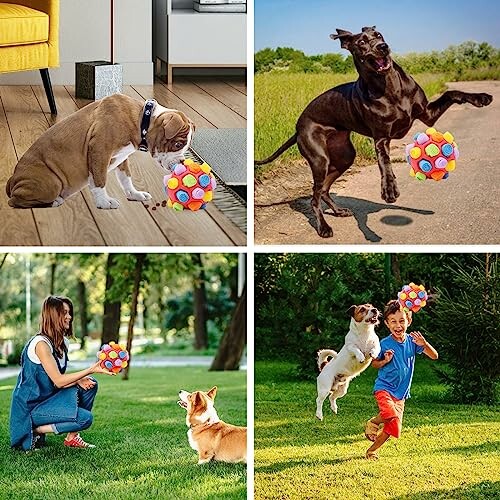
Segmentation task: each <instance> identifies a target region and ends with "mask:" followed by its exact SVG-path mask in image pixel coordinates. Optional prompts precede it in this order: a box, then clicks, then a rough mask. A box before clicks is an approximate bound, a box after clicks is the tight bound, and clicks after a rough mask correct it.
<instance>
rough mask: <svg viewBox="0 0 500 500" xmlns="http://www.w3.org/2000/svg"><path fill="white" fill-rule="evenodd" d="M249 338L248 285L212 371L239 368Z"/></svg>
mask: <svg viewBox="0 0 500 500" xmlns="http://www.w3.org/2000/svg"><path fill="white" fill-rule="evenodd" d="M246 338H247V287H246V285H245V287H244V288H243V292H242V294H241V297H240V298H239V300H238V302H237V303H236V307H235V308H234V314H233V317H232V318H231V322H230V323H229V326H228V327H227V329H226V331H225V332H224V335H223V337H222V339H221V342H220V345H219V349H218V350H217V354H216V355H215V358H214V360H213V361H212V366H211V367H210V371H222V370H238V368H239V366H240V361H241V356H242V355H243V350H244V349H245V344H246Z"/></svg>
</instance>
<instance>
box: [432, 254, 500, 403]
mask: <svg viewBox="0 0 500 500" xmlns="http://www.w3.org/2000/svg"><path fill="white" fill-rule="evenodd" d="M481 257H482V258H483V259H484V260H481V258H480V257H477V256H475V257H474V261H475V262H474V263H473V264H472V265H469V266H467V267H465V266H461V265H459V264H457V263H455V265H454V266H453V267H451V266H449V267H448V270H449V272H450V276H451V278H452V280H453V282H454V286H453V287H449V288H447V289H443V290H439V294H440V297H439V300H438V301H437V304H436V307H435V314H436V320H437V325H438V329H437V331H436V332H435V333H434V335H433V338H437V339H438V342H439V344H440V350H439V354H440V359H441V360H442V361H443V362H444V363H445V368H444V369H440V370H438V373H439V375H440V377H441V379H442V380H443V381H444V382H445V383H446V384H447V385H448V387H449V391H450V396H451V397H452V399H453V400H454V401H456V402H463V403H487V404H494V403H496V402H498V390H497V385H498V380H499V376H500V348H499V338H500V280H499V277H498V262H497V257H496V256H491V255H489V254H487V255H485V256H481Z"/></svg>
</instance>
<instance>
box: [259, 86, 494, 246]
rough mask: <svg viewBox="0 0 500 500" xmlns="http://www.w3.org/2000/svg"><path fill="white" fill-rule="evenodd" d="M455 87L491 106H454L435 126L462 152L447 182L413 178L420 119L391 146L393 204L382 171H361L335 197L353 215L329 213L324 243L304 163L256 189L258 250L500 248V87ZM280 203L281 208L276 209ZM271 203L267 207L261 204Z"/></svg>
mask: <svg viewBox="0 0 500 500" xmlns="http://www.w3.org/2000/svg"><path fill="white" fill-rule="evenodd" d="M449 88H450V89H457V90H463V91H467V92H488V93H489V94H492V95H493V102H492V104H490V106H488V107H486V108H474V107H473V106H472V105H470V104H465V105H461V106H458V105H453V106H452V107H451V108H450V109H449V110H448V111H447V112H446V113H445V114H444V115H443V116H442V117H441V118H440V119H439V120H438V122H437V123H436V125H435V127H436V128H437V129H438V130H439V131H441V132H445V131H446V130H449V131H450V132H451V133H452V134H453V135H454V136H455V139H456V141H457V143H458V146H459V149H460V158H459V160H458V161H457V169H456V170H455V171H454V172H452V174H451V175H450V177H449V178H448V179H446V180H444V181H440V182H434V181H425V182H419V181H416V180H415V179H413V178H411V177H410V175H409V169H410V167H409V165H408V164H407V163H406V162H404V163H403V157H404V146H405V144H407V143H408V142H411V138H412V137H413V135H414V134H415V133H416V132H419V131H425V129H426V126H425V125H423V124H422V123H421V122H420V121H417V122H416V123H415V124H414V126H413V128H412V130H411V131H410V132H409V133H408V134H407V136H406V137H405V139H403V140H399V141H393V142H392V143H391V157H392V158H393V161H399V162H398V163H393V167H394V173H395V174H396V176H397V179H398V184H399V188H400V191H401V196H400V197H399V199H398V201H397V202H396V203H395V204H387V203H385V202H384V201H383V200H382V198H381V197H380V174H379V171H378V167H377V165H370V166H367V167H357V168H356V170H355V171H354V173H352V174H351V175H347V176H345V177H344V178H343V179H342V178H341V179H340V180H339V181H338V182H337V183H335V184H334V185H333V192H332V193H331V194H332V196H333V197H334V199H335V200H336V202H337V203H338V204H339V205H340V206H344V207H349V208H351V209H352V210H353V212H354V214H355V216H354V217H347V218H335V217H333V216H332V215H331V211H329V210H327V211H326V220H327V222H328V223H329V224H330V225H331V226H332V227H333V238H328V239H323V238H320V237H319V236H318V235H317V233H316V230H315V219H314V216H313V213H312V210H311V208H310V200H311V193H312V179H311V173H310V169H309V167H308V166H307V164H305V162H303V161H298V162H295V163H294V164H292V165H289V166H286V168H284V167H283V166H282V167H281V168H279V169H275V170H274V171H273V177H272V178H270V179H266V180H264V181H263V184H262V185H258V186H256V190H255V203H256V207H255V242H256V243H257V244H268V245H269V244H274V245H277V244H358V243H359V244H369V243H382V244H498V243H500V165H499V160H500V119H499V117H500V82H497V81H494V82H493V81H485V82H458V83H450V84H449ZM277 202H278V203H277ZM260 205H268V206H260Z"/></svg>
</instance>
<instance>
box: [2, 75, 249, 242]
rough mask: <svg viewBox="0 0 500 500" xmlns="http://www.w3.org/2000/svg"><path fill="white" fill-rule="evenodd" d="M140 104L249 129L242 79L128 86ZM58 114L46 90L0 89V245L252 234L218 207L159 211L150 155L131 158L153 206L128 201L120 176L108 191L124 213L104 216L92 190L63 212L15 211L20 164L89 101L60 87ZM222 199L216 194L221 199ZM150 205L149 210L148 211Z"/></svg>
mask: <svg viewBox="0 0 500 500" xmlns="http://www.w3.org/2000/svg"><path fill="white" fill-rule="evenodd" d="M123 92H124V93H125V94H127V95H130V96H131V97H135V98H139V99H140V98H142V99H147V98H155V99H156V100H157V101H158V102H159V103H160V104H162V105H163V106H166V107H169V108H175V109H179V110H181V111H183V112H185V113H186V114H187V115H188V116H189V117H190V118H191V119H192V120H193V121H194V122H195V124H196V127H197V128H202V127H210V128H245V127H246V85H245V82H244V79H243V78H239V79H234V80H233V79H231V78H230V77H228V78H225V79H224V80H220V79H219V80H214V79H213V78H189V79H181V78H176V79H175V83H174V84H173V85H172V86H169V87H168V88H167V86H166V85H165V84H163V83H162V82H160V81H157V82H156V83H155V85H154V86H132V87H126V88H125V89H124V90H123ZM54 94H55V98H56V102H57V108H58V115H57V117H56V118H53V117H52V116H51V115H50V111H49V108H48V104H47V99H46V97H45V93H44V90H43V87H42V86H39V87H38V86H0V246H17V245H30V246H38V245H43V246H94V245H106V246H137V245H140V246H171V245H176V246H181V245H182V246H206V245H208V246H226V245H227V246H232V245H245V244H246V235H245V234H244V233H243V232H242V231H241V230H240V229H239V228H238V227H237V226H236V225H235V224H233V222H231V221H230V220H229V219H228V218H227V217H226V216H225V215H224V214H223V213H222V212H220V211H219V210H218V209H217V208H216V207H215V206H214V205H213V204H209V205H208V207H207V209H206V210H204V211H200V212H188V211H185V212H181V213H179V212H175V211H174V210H171V209H168V208H166V207H165V208H164V207H161V206H160V207H158V209H157V210H155V211H153V210H152V206H154V205H155V204H156V203H158V202H161V201H163V200H164V199H165V194H164V192H163V185H162V179H163V175H164V173H163V171H162V170H161V169H160V168H159V167H157V166H156V165H155V164H154V163H153V160H152V159H151V157H150V156H149V154H148V153H141V152H137V153H134V154H133V155H132V156H131V157H130V163H131V169H132V178H133V180H134V184H135V186H136V187H137V189H140V190H144V191H149V192H150V193H151V195H152V197H153V200H152V201H151V202H148V203H144V204H143V203H139V202H131V201H128V200H127V199H126V198H125V196H124V194H123V191H122V190H121V188H120V187H119V185H118V182H117V181H116V178H115V176H114V175H110V176H109V180H108V185H107V188H108V192H109V193H110V195H111V196H113V197H115V198H117V199H118V200H119V201H120V208H118V209H117V210H98V209H96V208H95V204H94V201H93V198H92V195H91V194H90V192H89V190H88V188H85V189H84V190H83V191H82V192H81V193H79V194H77V195H75V196H73V197H71V198H70V199H68V200H67V201H66V202H65V203H64V204H63V205H62V206H60V207H57V208H36V209H25V210H23V209H13V208H11V207H9V206H8V204H7V200H8V198H7V195H6V193H5V184H6V182H7V179H8V178H9V177H10V175H11V174H12V172H13V170H14V166H15V165H16V163H17V161H18V159H19V158H20V157H21V156H22V155H23V154H24V152H25V151H26V150H27V149H28V148H29V147H30V146H31V144H32V143H33V142H34V141H35V140H36V139H37V138H38V137H39V136H40V135H41V134H42V133H43V132H44V131H45V130H47V129H48V128H49V127H50V126H51V125H53V124H54V123H56V122H58V121H60V120H62V119H63V118H65V117H66V116H68V115H69V114H71V113H73V112H74V111H77V110H78V109H79V108H82V107H83V106H85V105H87V104H88V103H89V102H90V101H86V100H82V99H76V98H75V92H74V87H70V86H68V87H64V86H56V87H54ZM215 196H217V191H216V192H215ZM145 205H149V207H148V208H146V206H145Z"/></svg>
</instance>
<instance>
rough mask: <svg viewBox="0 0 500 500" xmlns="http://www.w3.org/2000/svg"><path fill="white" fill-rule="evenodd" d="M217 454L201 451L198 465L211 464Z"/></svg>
mask: <svg viewBox="0 0 500 500" xmlns="http://www.w3.org/2000/svg"><path fill="white" fill-rule="evenodd" d="M214 456H215V453H214V452H213V451H211V450H205V451H200V452H199V453H198V465H201V464H206V463H207V462H210V460H212V458H214Z"/></svg>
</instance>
